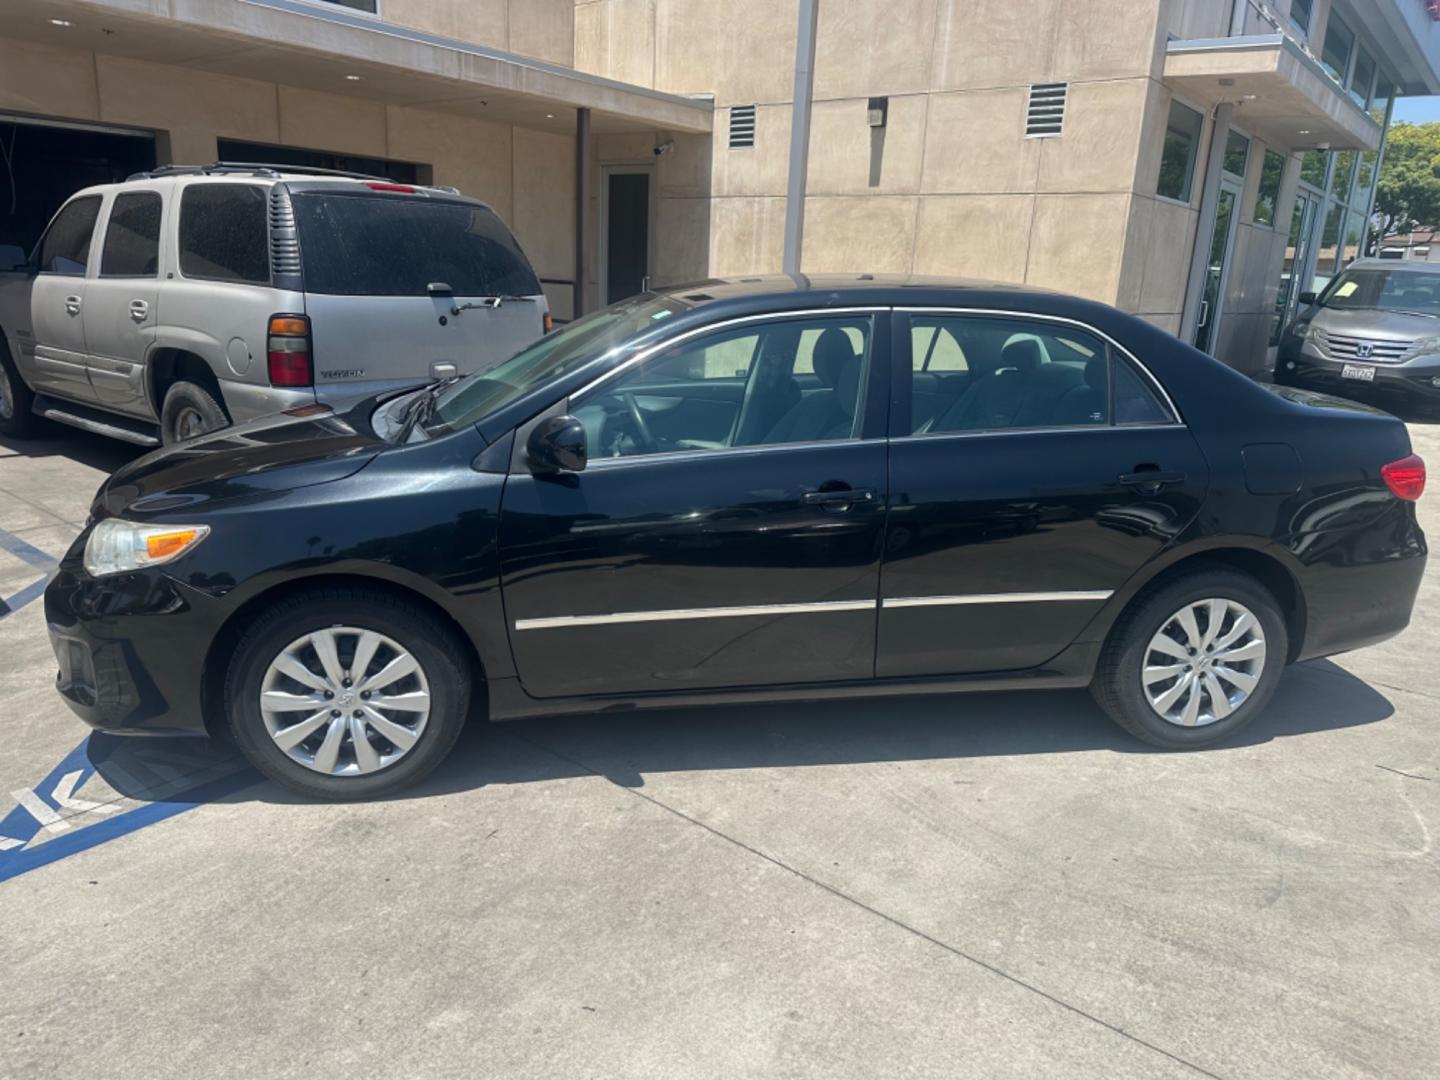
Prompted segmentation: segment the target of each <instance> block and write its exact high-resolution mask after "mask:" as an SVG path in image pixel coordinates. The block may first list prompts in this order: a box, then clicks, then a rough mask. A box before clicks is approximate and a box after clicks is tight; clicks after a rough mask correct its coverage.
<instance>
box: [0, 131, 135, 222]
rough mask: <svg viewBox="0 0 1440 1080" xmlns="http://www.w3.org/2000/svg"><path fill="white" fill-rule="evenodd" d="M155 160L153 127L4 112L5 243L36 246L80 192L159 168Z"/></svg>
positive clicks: (0, 190) (1, 187)
mask: <svg viewBox="0 0 1440 1080" xmlns="http://www.w3.org/2000/svg"><path fill="white" fill-rule="evenodd" d="M155 160H156V159H155V135H154V133H153V132H148V131H131V130H127V129H125V128H107V127H101V126H98V125H90V124H80V123H66V122H62V121H46V120H34V119H30V118H29V117H23V116H13V115H9V114H6V113H0V244H14V245H16V246H17V247H20V248H22V249H23V250H25V251H30V250H31V249H33V248H34V246H35V242H36V241H37V240H39V239H40V234H41V233H43V232H44V231H45V226H46V225H47V224H49V222H50V218H51V217H52V216H54V214H55V211H56V210H58V209H60V206H61V204H62V203H64V202H65V200H66V199H68V198H69V197H70V196H71V195H73V194H74V193H75V192H77V191H79V190H80V189H81V188H83V187H89V186H90V185H91V184H110V183H114V182H115V181H117V180H124V179H125V177H127V176H129V175H130V174H131V173H135V172H142V171H144V170H145V169H153V168H154V167H155Z"/></svg>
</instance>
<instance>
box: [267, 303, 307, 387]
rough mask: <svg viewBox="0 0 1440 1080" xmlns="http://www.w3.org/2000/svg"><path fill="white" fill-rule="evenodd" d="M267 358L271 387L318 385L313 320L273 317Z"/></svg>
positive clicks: (301, 317) (302, 316)
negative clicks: (312, 347) (313, 360)
mask: <svg viewBox="0 0 1440 1080" xmlns="http://www.w3.org/2000/svg"><path fill="white" fill-rule="evenodd" d="M265 355H266V357H267V359H268V360H269V363H270V385H271V386H314V385H315V367H314V365H313V364H312V363H311V362H310V320H309V319H308V318H306V317H305V316H304V315H272V316H270V328H269V336H268V338H267V340H266V345H265Z"/></svg>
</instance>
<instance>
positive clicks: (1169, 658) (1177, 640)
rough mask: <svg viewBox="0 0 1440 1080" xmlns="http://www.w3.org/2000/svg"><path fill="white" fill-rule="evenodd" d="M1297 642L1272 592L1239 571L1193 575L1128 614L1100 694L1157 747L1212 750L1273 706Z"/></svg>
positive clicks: (1104, 660)
mask: <svg viewBox="0 0 1440 1080" xmlns="http://www.w3.org/2000/svg"><path fill="white" fill-rule="evenodd" d="M1289 648H1290V646H1289V636H1288V633H1287V630H1286V625H1285V618H1284V616H1283V614H1282V613H1281V611H1280V606H1279V604H1277V603H1276V601H1275V598H1274V596H1273V595H1271V593H1270V591H1269V590H1268V589H1266V588H1265V587H1264V586H1262V585H1261V584H1260V583H1259V582H1257V581H1256V580H1254V579H1253V578H1251V577H1248V576H1246V575H1244V574H1241V573H1238V572H1236V571H1233V570H1226V569H1218V568H1217V569H1213V570H1203V571H1198V572H1192V573H1190V574H1187V575H1185V576H1184V577H1180V578H1177V579H1175V580H1173V581H1171V582H1169V583H1167V584H1165V585H1162V586H1160V587H1159V588H1157V589H1155V590H1153V591H1151V592H1149V593H1148V594H1142V596H1141V597H1140V598H1138V599H1137V601H1136V602H1135V603H1133V604H1132V605H1131V607H1130V608H1129V609H1127V610H1126V612H1125V613H1124V614H1123V615H1122V616H1121V617H1120V620H1119V622H1118V623H1117V624H1116V626H1115V628H1114V629H1113V630H1112V632H1111V634H1110V638H1109V640H1108V641H1107V642H1106V645H1105V648H1104V650H1103V651H1102V653H1101V657H1100V664H1099V667H1098V669H1097V670H1096V674H1095V680H1094V682H1093V683H1092V684H1091V693H1092V694H1093V695H1094V696H1095V700H1096V701H1098V702H1099V704H1100V706H1101V708H1103V709H1104V710H1105V711H1106V712H1107V713H1109V714H1110V716H1111V718H1113V719H1114V720H1115V722H1116V723H1118V724H1119V725H1120V726H1121V727H1123V728H1124V729H1125V730H1126V731H1128V732H1130V733H1131V734H1132V735H1134V736H1135V737H1136V738H1138V739H1142V740H1143V741H1145V742H1147V743H1149V744H1151V745H1152V746H1159V747H1163V748H1165V749H1167V750H1185V749H1193V748H1196V747H1201V746H1208V745H1210V744H1212V743H1217V742H1220V741H1222V740H1224V739H1226V738H1229V737H1230V736H1231V735H1234V734H1235V733H1236V732H1238V731H1239V730H1240V729H1241V728H1243V727H1245V725H1247V724H1248V723H1250V721H1251V720H1253V719H1254V718H1255V717H1256V715H1258V714H1259V713H1260V712H1262V711H1263V710H1264V708H1265V706H1266V704H1267V703H1268V702H1269V700H1270V698H1271V696H1272V695H1273V694H1274V693H1275V688H1276V686H1277V685H1278V683H1279V681H1280V675H1281V672H1282V671H1283V670H1284V667H1285V663H1286V658H1287V656H1288V655H1289Z"/></svg>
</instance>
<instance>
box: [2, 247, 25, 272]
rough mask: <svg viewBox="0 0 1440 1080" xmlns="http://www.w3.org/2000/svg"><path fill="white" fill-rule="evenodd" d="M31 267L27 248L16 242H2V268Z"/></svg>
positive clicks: (23, 268) (18, 268) (19, 268)
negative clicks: (15, 243)
mask: <svg viewBox="0 0 1440 1080" xmlns="http://www.w3.org/2000/svg"><path fill="white" fill-rule="evenodd" d="M26 269H29V258H28V256H26V254H25V249H24V248H21V247H16V246H15V245H14V244H0V270H26Z"/></svg>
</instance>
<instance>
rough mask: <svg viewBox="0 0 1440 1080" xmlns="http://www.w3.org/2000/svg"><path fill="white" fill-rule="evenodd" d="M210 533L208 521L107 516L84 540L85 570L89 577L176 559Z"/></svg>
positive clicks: (123, 571)
mask: <svg viewBox="0 0 1440 1080" xmlns="http://www.w3.org/2000/svg"><path fill="white" fill-rule="evenodd" d="M209 535H210V526H209V525H137V524H136V523H135V522H133V521H126V520H125V519H124V518H106V519H105V520H104V521H102V522H101V523H100V524H99V525H96V526H95V530H94V531H93V532H92V533H91V534H90V539H88V540H86V541H85V570H86V572H87V573H89V574H90V575H91V576H92V577H104V576H105V575H106V574H123V573H125V572H126V571H128V570H140V569H142V568H144V567H146V566H159V565H160V564H161V563H167V562H169V561H170V560H171V559H178V558H179V557H180V556H181V555H183V554H185V552H187V551H189V550H190V549H191V548H193V547H194V546H195V545H196V544H198V543H200V541H201V540H204V539H205V537H207V536H209Z"/></svg>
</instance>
